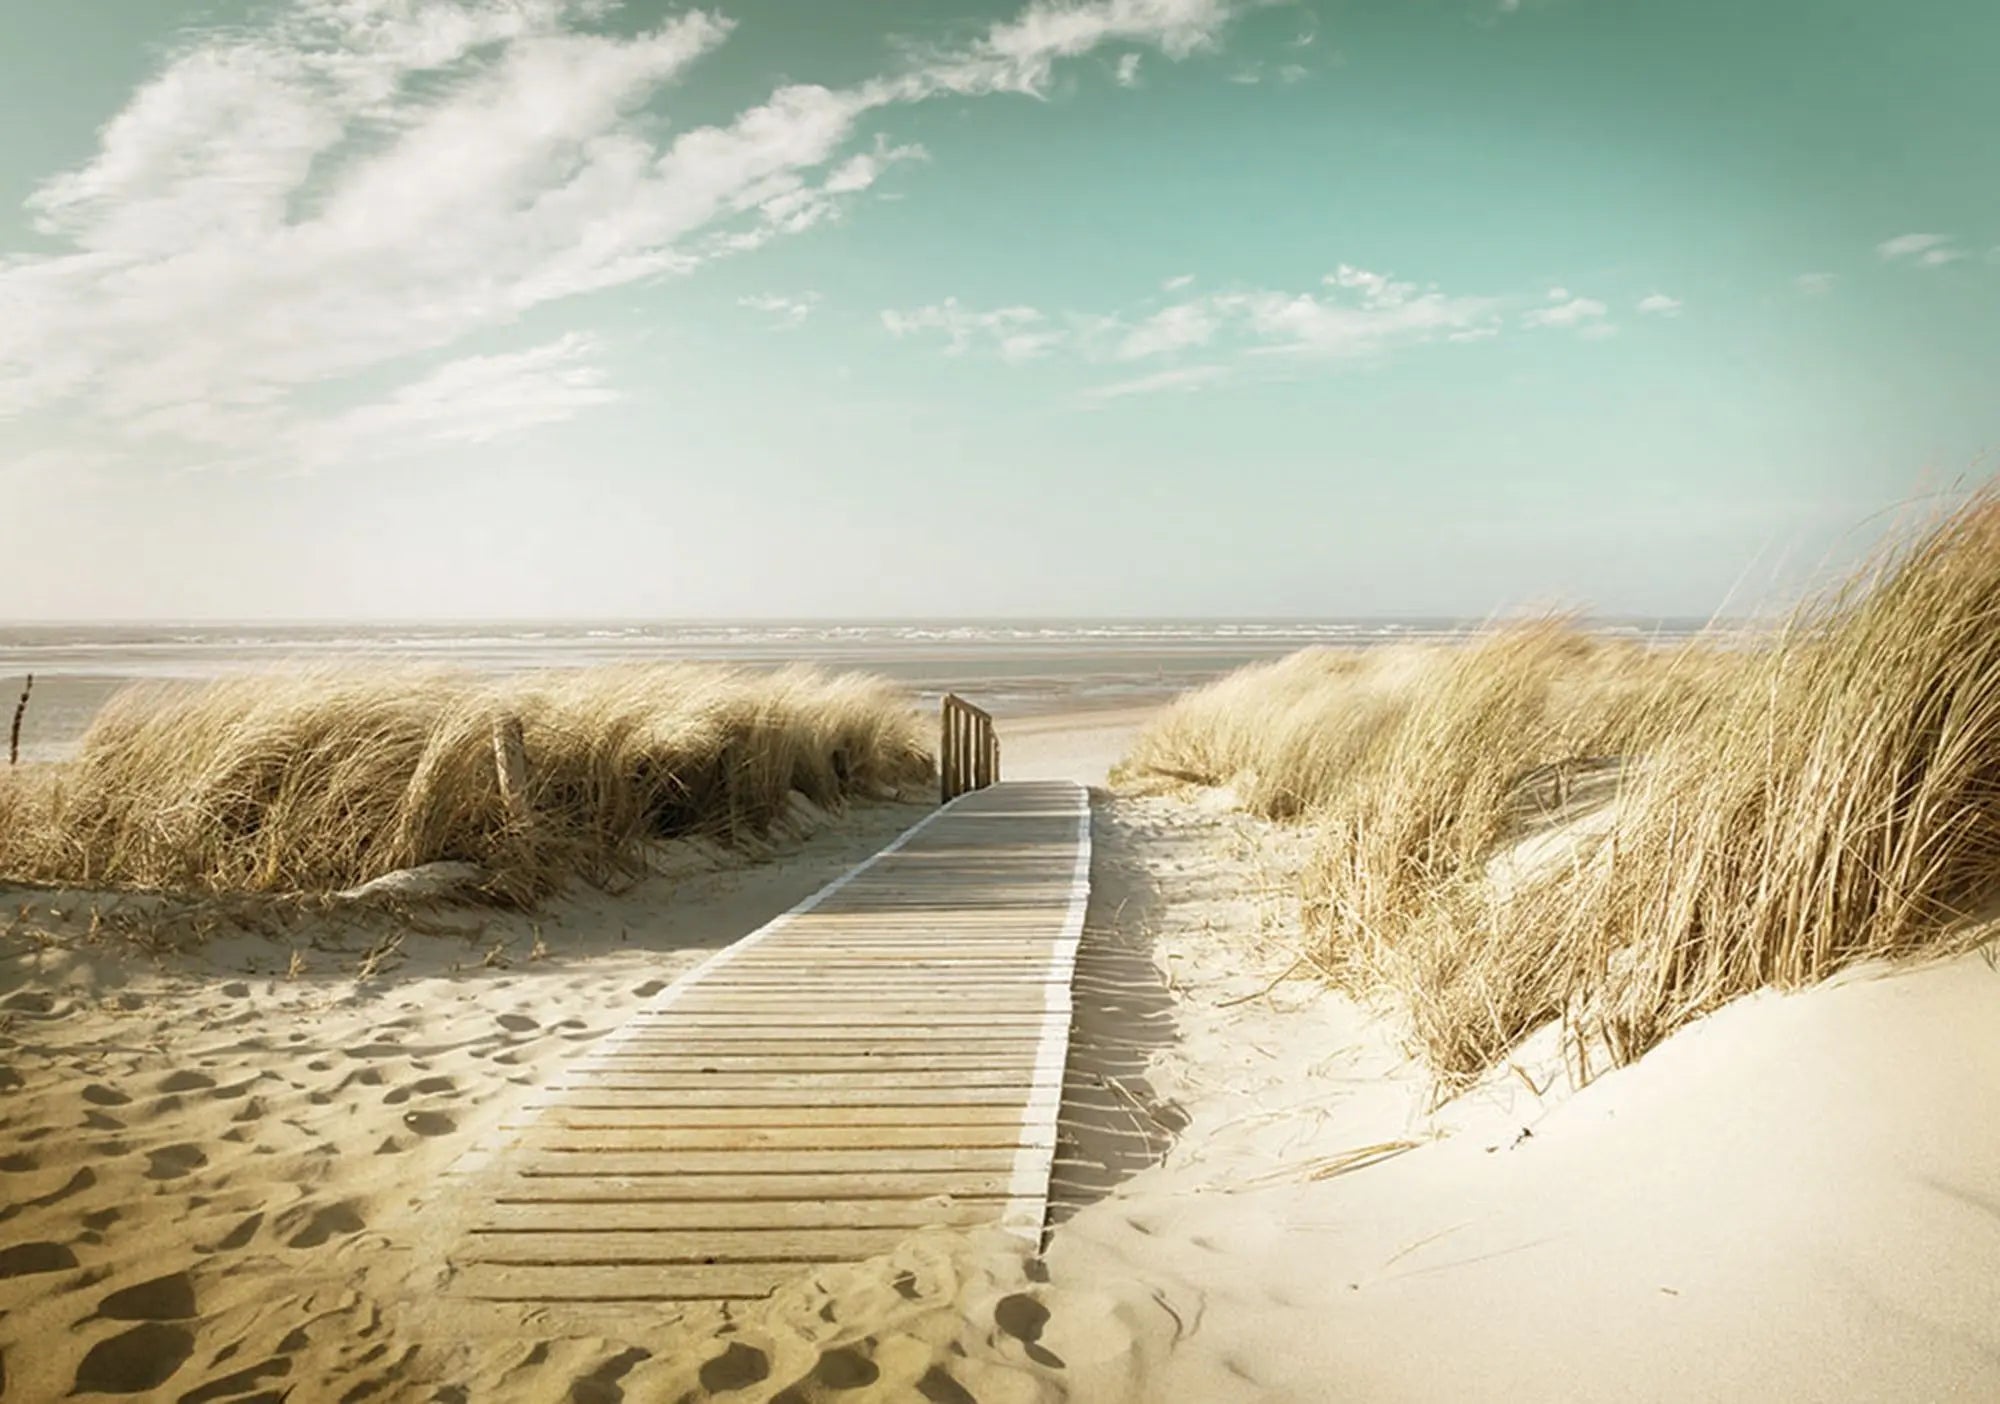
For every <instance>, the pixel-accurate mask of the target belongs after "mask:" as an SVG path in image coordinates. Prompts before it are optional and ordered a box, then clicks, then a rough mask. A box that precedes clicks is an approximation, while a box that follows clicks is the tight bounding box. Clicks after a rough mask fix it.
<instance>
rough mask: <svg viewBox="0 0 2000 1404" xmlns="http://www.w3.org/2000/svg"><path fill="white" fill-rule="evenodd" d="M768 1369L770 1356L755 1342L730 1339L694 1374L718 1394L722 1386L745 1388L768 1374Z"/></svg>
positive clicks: (708, 1389)
mask: <svg viewBox="0 0 2000 1404" xmlns="http://www.w3.org/2000/svg"><path fill="white" fill-rule="evenodd" d="M770 1373H771V1357H770V1356H768V1355H766V1354H764V1352H763V1351H761V1350H759V1349H757V1347H755V1346H747V1345H745V1344H743V1342H741V1341H731V1342H730V1343H729V1349H727V1350H725V1351H723V1352H722V1354H720V1355H718V1356H716V1357H715V1358H714V1359H713V1360H709V1361H705V1362H704V1363H703V1364H702V1367H701V1370H700V1372H699V1373H698V1374H697V1376H696V1378H697V1379H699V1380H700V1381H701V1387H702V1388H703V1389H705V1390H707V1391H708V1392H709V1393H710V1394H721V1393H723V1392H724V1391H725V1390H731V1389H748V1388H749V1387H750V1386H751V1385H753V1384H757V1383H758V1382H760V1381H762V1380H764V1379H766V1378H768V1377H769V1376H770Z"/></svg>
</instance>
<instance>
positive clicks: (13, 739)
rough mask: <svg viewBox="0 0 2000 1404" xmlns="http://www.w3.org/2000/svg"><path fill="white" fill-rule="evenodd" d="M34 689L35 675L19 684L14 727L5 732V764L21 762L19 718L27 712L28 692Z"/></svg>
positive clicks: (29, 675) (30, 675)
mask: <svg viewBox="0 0 2000 1404" xmlns="http://www.w3.org/2000/svg"><path fill="white" fill-rule="evenodd" d="M34 690H35V675H34V674H33V673H30V674H28V680H27V681H26V682H24V683H22V684H21V700H20V701H19V702H16V703H15V704H14V729H13V730H12V731H10V732H9V733H8V734H7V764H9V765H19V764H20V763H21V718H22V717H24V716H26V715H27V714H28V694H29V693H30V692H33V691H34Z"/></svg>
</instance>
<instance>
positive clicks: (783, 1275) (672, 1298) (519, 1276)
mask: <svg viewBox="0 0 2000 1404" xmlns="http://www.w3.org/2000/svg"><path fill="white" fill-rule="evenodd" d="M811 1271H812V1265H811V1264H807V1263H792V1262H786V1263H729V1264H725V1265H716V1266H697V1265H688V1266H683V1267H672V1268H666V1267H626V1268H618V1267H567V1268H545V1267H520V1266H517V1265H515V1264H511V1263H469V1264H467V1265H466V1266H465V1267H464V1268H462V1269H461V1270H460V1271H459V1272H458V1273H457V1274H456V1275H455V1276H454V1277H453V1279H452V1290H453V1292H454V1293H455V1294H456V1295H458V1296H461V1297H469V1298H471V1299H472V1300H473V1301H483V1302H577V1303H583V1302H594V1303H606V1304H608V1303H613V1302H719V1301H745V1300H752V1299H755V1298H758V1297H768V1296H770V1295H771V1293H772V1291H773V1290H774V1289H776V1288H777V1287H778V1286H779V1285H780V1284H782V1283H785V1282H789V1281H792V1280H794V1279H797V1278H800V1277H803V1276H805V1275H807V1274H808V1273H810V1272H811Z"/></svg>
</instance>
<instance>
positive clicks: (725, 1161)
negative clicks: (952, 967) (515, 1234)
mask: <svg viewBox="0 0 2000 1404" xmlns="http://www.w3.org/2000/svg"><path fill="white" fill-rule="evenodd" d="M586 1134H587V1133H586ZM512 1159H513V1166H514V1171H515V1173H516V1174H519V1175H521V1176H524V1177H527V1178H531V1179H532V1178H547V1177H551V1176H575V1175H588V1176H591V1177H593V1178H595V1177H599V1176H605V1175H622V1176H625V1177H628V1178H634V1179H640V1178H650V1177H653V1176H661V1175H665V1176H672V1177H675V1178H682V1179H692V1178H694V1177H696V1176H733V1177H738V1178H756V1177H760V1176H793V1177H795V1176H800V1175H821V1176H839V1175H860V1176H867V1175H870V1174H878V1173H879V1174H896V1175H908V1176H912V1177H915V1176H921V1175H932V1174H937V1173H940V1172H948V1171H961V1170H974V1171H976V1170H991V1171H994V1172H996V1173H999V1172H1004V1171H1006V1170H1008V1169H1010V1168H1012V1166H1013V1164H1014V1156H1013V1153H1012V1152H1011V1151H996V1150H815V1151H796V1152H791V1151H788V1152H786V1153H785V1154H784V1155H782V1156H769V1155H761V1154H759V1153H757V1152H755V1151H734V1150H718V1151H706V1150H680V1151H664V1150H662V1151H621V1150H603V1149H600V1148H598V1147H595V1146H589V1145H577V1146H574V1147H569V1148H566V1149H563V1150H544V1149H542V1148H540V1147H537V1146H527V1147H524V1148H522V1149H521V1150H520V1151H519V1152H518V1153H517V1154H515V1155H514V1156H513V1157H512Z"/></svg>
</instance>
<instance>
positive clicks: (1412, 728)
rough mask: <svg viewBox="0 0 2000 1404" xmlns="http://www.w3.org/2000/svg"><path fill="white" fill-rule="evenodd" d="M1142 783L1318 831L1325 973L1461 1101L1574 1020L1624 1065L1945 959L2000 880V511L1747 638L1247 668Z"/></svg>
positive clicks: (1147, 743) (1535, 633) (1508, 636)
mask: <svg viewBox="0 0 2000 1404" xmlns="http://www.w3.org/2000/svg"><path fill="white" fill-rule="evenodd" d="M1123 774H1124V775H1125V776H1126V777H1127V778H1134V777H1143V776H1146V775H1154V776H1166V777H1170V778H1173V779H1177V780H1182V781H1194V782H1197V783H1203V784H1220V783H1230V784H1233V785H1235V786H1236V787H1237V791H1238V794H1239V796H1240V797H1241V798H1242V800H1243V802H1244V803H1245V804H1246V805H1247V806H1248V807H1251V808H1253V809H1256V810H1259V811H1260V812H1263V813H1265V814H1268V815H1271V816H1273V817H1279V818H1296V819H1298V820H1299V821H1300V822H1304V823H1307V824H1310V825H1311V826H1313V828H1314V829H1315V831H1316V833H1317V842H1316V854H1315V858H1314V861H1313V862H1312V863H1311V864H1310V866H1309V868H1308V870H1307V874H1306V877H1305V883H1304V890H1303V892H1302V894H1301V895H1302V899H1303V904H1304V910H1305V914H1306V918H1307V924H1308V929H1309V931H1310V932H1311V933H1312V939H1313V940H1314V941H1315V943H1316V945H1317V946H1318V949H1317V950H1316V951H1315V952H1314V954H1315V959H1316V960H1317V961H1318V963H1319V964H1320V965H1321V966H1322V967H1323V968H1325V969H1327V970H1329V971H1331V972H1332V973H1333V976H1334V978H1335V979H1336V980H1338V981H1339V982H1340V983H1342V984H1343V985H1345V986H1348V987H1349V988H1352V989H1354V990H1356V991H1358V992H1362V993H1367V994H1371V995H1387V996H1389V997H1390V998H1391V999H1392V1001H1393V1002H1394V1003H1395V1004H1396V1005H1397V1006H1399V1007H1400V1008H1401V1010H1402V1011H1403V1012H1404V1013H1405V1014H1406V1016H1407V1018H1408V1021H1409V1027H1410V1030H1411V1034H1412V1039H1413V1042H1414V1044H1415V1045H1416V1046H1417V1048H1418V1049H1420V1050H1421V1052H1422V1053H1423V1054H1424V1055H1425V1056H1426V1057H1427V1059H1428V1060H1429V1061H1430V1063H1431V1064H1432V1066H1433V1067H1434V1068H1435V1069H1436V1070H1437V1071H1438V1072H1439V1074H1440V1075H1442V1076H1443V1077H1444V1078H1445V1079H1447V1080H1448V1081H1458V1080H1463V1079H1465V1078H1468V1077H1471V1076H1474V1075H1476V1074H1478V1073H1479V1072H1481V1071H1482V1070H1483V1069H1485V1068H1487V1067H1490V1066H1492V1065H1493V1064H1494V1063H1495V1062H1496V1061H1498V1060H1499V1059H1501V1058H1502V1057H1503V1056H1504V1055H1505V1054H1506V1052H1507V1050H1508V1049H1509V1048H1511V1047H1512V1046H1513V1045H1514V1044H1515V1043H1516V1042H1518V1041H1519V1040H1520V1039H1521V1038H1522V1037H1523V1036H1525V1035H1526V1034H1527V1033H1529V1032H1530V1031H1532V1030H1533V1029H1535V1028H1536V1027H1538V1026H1540V1025H1542V1024H1544V1023H1546V1022H1548V1021H1549V1020H1551V1019H1556V1018H1561V1019H1563V1020H1565V1021H1566V1023H1567V1025H1568V1029H1569V1032H1570V1034H1571V1044H1570V1046H1571V1047H1572V1048H1573V1049H1574V1050H1575V1051H1576V1052H1577V1053H1578V1055H1579V1057H1583V1058H1587V1057H1589V1056H1590V1053H1591V1050H1593V1049H1595V1050H1602V1051H1603V1052H1604V1053H1606V1054H1608V1056H1609V1057H1610V1058H1611V1059H1612V1060H1613V1061H1629V1060H1630V1059H1632V1058H1636V1057H1638V1056H1639V1055H1640V1054H1642V1053H1643V1052H1645V1051H1646V1050H1647V1049H1648V1048H1650V1047H1652V1046H1653V1045H1655V1044H1656V1043H1658V1042H1659V1041H1660V1039H1662V1038H1664V1037H1666V1036H1667V1035H1668V1034H1670V1033H1672V1032H1673V1031H1674V1030H1675V1029H1677V1028H1679V1027H1681V1026H1683V1025H1684V1024H1686V1023H1687V1022H1688V1021H1689V1020H1691V1019H1694V1018H1696V1017H1699V1016H1700V1015H1701V1014H1703V1013H1705V1012H1707V1011H1709V1010H1712V1009H1714V1008H1716V1007H1717V1006H1719V1005H1720V1004H1722V1003H1725V1002H1727V1001H1728V1000H1731V999H1734V998H1737V997H1739V996H1741V995H1743V994H1747V993H1749V992H1751V991H1753V990H1756V989H1759V988H1763V987H1765V986H1770V985H1777V986H1797V985H1801V984H1805V983H1809V982H1812V981H1816V980H1819V979H1822V978H1824V977H1825V976H1827V975H1829V974H1832V973H1833V972H1835V971H1836V970H1838V969H1840V968H1842V967H1843V966H1845V965H1847V964H1849V963H1851V962H1853V961H1856V960H1859V959H1864V958H1869V957H1874V956H1897V955H1906V954H1911V953H1915V952H1920V951H1925V950H1929V949H1935V948H1939V947H1940V946H1943V945H1947V944H1949V943H1951V942H1952V941H1954V940H1955V939H1956V933H1957V929H1958V927H1959V926H1960V925H1961V924H1962V922H1961V919H1962V918H1963V917H1965V916H1966V915H1967V914H1968V913H1970V912H1971V911H1972V910H1973V909H1974V908H1975V907H1976V906H1977V904H1978V903H1979V902H1980V901H1981V900H1983V899H1984V898H1985V897H1987V896H1989V895H1990V894H1991V892H1992V891H1993V890H1994V889H1995V888H1996V887H2000V882H1997V881H1996V879H2000V503H1996V501H1995V500H1994V498H1993V497H1991V496H1984V497H1981V498H1979V499H1977V500H1975V501H1974V502H1972V503H1971V504H1970V505H1968V506H1967V507H1965V508H1964V509H1963V510H1961V511H1960V512H1959V513H1958V514H1956V515H1955V516H1953V517H1952V518H1950V519H1949V520H1948V521H1945V522H1943V523H1942V524H1940V525H1938V526H1937V527H1935V528H1934V529H1933V530H1932V531H1931V532H1929V533H1928V534H1926V535H1924V536H1922V537H1920V538H1918V539H1916V540H1914V541H1911V542H1908V543H1906V544H1905V545H1904V546H1902V547H1901V548H1899V549H1892V550H1891V551H1889V552H1888V553H1887V554H1886V555H1885V556H1884V557H1883V558H1882V559H1881V560H1880V561H1879V563H1878V564H1877V565H1876V566H1874V567H1873V568H1871V569H1870V570H1869V571H1868V572H1867V573H1865V574H1864V575H1863V576H1862V577H1860V578H1858V579H1857V580H1856V581H1854V582H1852V583H1851V584H1849V585H1847V586H1845V587H1843V588H1841V589H1839V590H1837V591H1835V592H1834V593H1833V594H1832V595H1831V596H1830V597H1828V598H1827V599H1824V600H1822V601H1819V602H1817V603H1815V604H1813V605H1811V606H1809V607H1807V608H1806V609H1803V610H1801V611H1800V612H1799V613H1798V614H1797V615H1796V616H1795V617H1794V618H1793V619H1792V620H1791V621H1790V622H1789V624H1788V626H1787V627H1786V628H1784V629H1783V630H1782V631H1780V632H1778V633H1777V634H1775V635H1772V636H1769V637H1766V638H1763V639H1760V640H1756V641H1750V640H1745V639H1742V638H1737V637H1730V636H1725V635H1722V634H1720V633H1715V634H1711V635H1710V636H1708V637H1704V638H1702V639H1699V640H1697V641H1695V642H1694V643H1692V644H1688V645H1681V646H1675V647H1672V648H1647V647H1643V646H1640V645H1637V644H1629V643H1613V642H1607V641H1604V640H1599V639H1593V638H1590V637H1589V636H1587V635H1584V634H1582V633H1579V632H1578V631H1577V630H1575V629H1574V628H1572V627H1570V626H1568V625H1567V624H1565V623H1564V622H1562V621H1556V620H1551V621H1543V622H1539V623H1535V624H1531V625H1526V626H1517V627H1514V628H1510V629H1502V630H1497V631H1494V632H1491V633H1489V634H1487V635H1484V636H1482V637H1480V638H1478V639H1476V640H1473V641H1471V642H1468V643H1466V644H1462V645H1449V646H1436V647H1432V648H1428V649H1421V650H1411V649H1406V648H1398V649H1394V650H1385V651H1383V652H1382V653H1381V654H1379V655H1369V654H1366V653H1360V654H1345V655H1330V654H1324V653H1317V654H1305V655H1299V656H1297V657H1294V658H1292V659H1288V660H1285V661H1283V662H1281V663H1278V664H1275V665H1267V666H1265V667H1262V668H1258V669H1251V670H1246V671H1245V672H1243V673H1240V674H1237V675H1235V676H1233V677H1231V678H1228V679H1224V680H1223V681H1221V682H1220V683H1218V684H1216V685H1215V686H1213V687H1212V688H1210V689H1207V690H1205V691H1204V692H1201V693H1197V694H1193V695H1191V696H1190V697H1188V698H1186V699H1183V701H1182V702H1181V703H1179V704H1177V705H1176V706H1175V707H1173V708H1171V709H1169V711H1168V712H1167V713H1166V714H1165V715H1164V716H1163V717H1162V718H1161V720H1160V721H1159V723H1158V724H1157V725H1156V726H1155V727H1154V728H1153V729H1152V730H1151V731H1150V732H1149V733H1148V734H1147V735H1145V736H1144V737H1143V738H1142V739H1141V741H1140V743H1139V744H1138V746H1137V747H1136V748H1135V751H1134V753H1133V756H1132V757H1131V759H1130V761H1129V762H1128V764H1127V766H1126V768H1125V770H1124V772H1123ZM1593 808H1594V813H1591V814H1589V815H1587V816H1584V815H1583V814H1582V811H1584V810H1587V809H1593ZM1550 829H1553V830H1554V833H1553V837H1554V839H1555V842H1553V843H1548V842H1543V843H1542V844H1541V845H1540V846H1539V848H1538V849H1537V851H1536V853H1535V854H1534V857H1533V860H1532V861H1510V859H1511V858H1513V857H1514V856H1516V854H1518V853H1521V852H1524V851H1525V848H1524V846H1523V840H1524V839H1527V838H1529V837H1530V836H1531V835H1533V834H1534V833H1535V831H1537V830H1550ZM1549 836H1550V835H1548V834H1544V839H1545V840H1546V839H1547V838H1548V837H1549Z"/></svg>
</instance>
